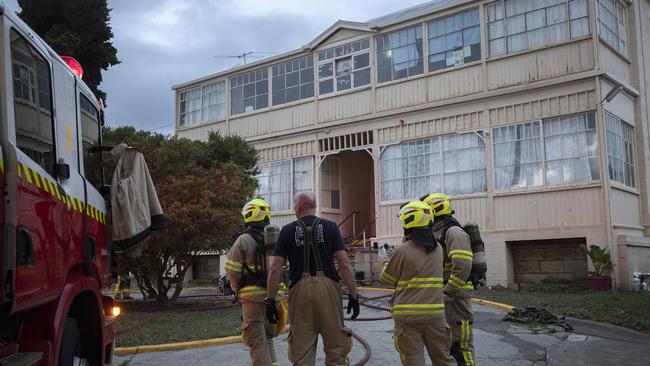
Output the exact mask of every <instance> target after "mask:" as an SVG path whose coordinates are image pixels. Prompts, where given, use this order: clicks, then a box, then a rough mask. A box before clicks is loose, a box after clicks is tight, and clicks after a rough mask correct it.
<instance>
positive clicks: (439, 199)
mask: <svg viewBox="0 0 650 366" xmlns="http://www.w3.org/2000/svg"><path fill="white" fill-rule="evenodd" d="M420 200H421V201H422V202H424V203H426V204H427V205H429V207H431V210H432V211H433V216H435V217H438V216H445V215H452V214H453V213H454V210H452V209H451V200H450V199H449V196H447V195H446V194H444V193H431V194H430V195H427V196H423V197H422V198H420Z"/></svg>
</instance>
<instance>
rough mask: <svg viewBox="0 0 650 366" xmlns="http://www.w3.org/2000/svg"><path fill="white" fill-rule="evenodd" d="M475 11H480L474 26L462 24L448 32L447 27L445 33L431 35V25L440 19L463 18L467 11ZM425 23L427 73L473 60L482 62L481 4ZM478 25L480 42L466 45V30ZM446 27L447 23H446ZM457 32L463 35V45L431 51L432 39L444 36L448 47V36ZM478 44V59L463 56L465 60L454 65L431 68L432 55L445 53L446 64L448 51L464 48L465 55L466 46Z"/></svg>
mask: <svg viewBox="0 0 650 366" xmlns="http://www.w3.org/2000/svg"><path fill="white" fill-rule="evenodd" d="M474 11H476V12H477V13H478V15H477V18H478V23H477V24H475V25H472V26H468V27H466V26H465V25H464V24H461V29H460V30H457V31H452V32H448V31H447V29H445V33H444V34H442V35H438V36H435V37H431V26H432V25H434V23H436V22H440V21H442V22H446V20H447V19H449V18H451V17H455V16H461V18H462V15H464V14H465V13H469V12H474ZM461 23H462V22H461ZM424 24H425V28H426V38H425V37H423V40H425V39H426V44H427V55H426V58H427V60H426V61H427V62H426V67H427V69H426V72H427V73H428V72H437V71H441V70H446V69H450V68H455V67H460V66H464V65H467V64H470V63H472V62H480V61H481V60H482V58H483V50H482V47H481V38H482V33H481V11H480V6H477V7H472V8H467V9H463V10H460V11H458V12H455V13H452V14H448V15H444V16H441V17H437V18H433V19H429V20H426V21H425V22H424ZM476 27H478V43H473V44H471V45H469V46H467V45H465V31H466V30H468V29H472V28H476ZM445 28H446V24H445ZM456 32H460V33H461V37H462V41H461V42H462V44H463V45H462V46H461V47H460V48H459V47H456V48H452V49H446V48H445V50H444V51H442V52H436V53H435V54H432V53H431V41H432V40H434V39H436V38H444V40H443V41H444V42H445V47H446V41H447V36H448V35H450V34H453V33H456ZM476 44H477V45H478V48H479V56H478V59H476V60H470V61H467V62H466V61H465V58H466V57H463V62H460V63H456V64H454V65H446V66H445V67H442V68H435V69H433V68H431V56H435V55H439V54H444V55H445V64H446V61H447V57H446V54H447V52H454V53H455V52H458V50H463V55H464V49H465V48H467V47H471V46H473V45H476ZM423 52H424V50H423ZM470 57H471V56H470Z"/></svg>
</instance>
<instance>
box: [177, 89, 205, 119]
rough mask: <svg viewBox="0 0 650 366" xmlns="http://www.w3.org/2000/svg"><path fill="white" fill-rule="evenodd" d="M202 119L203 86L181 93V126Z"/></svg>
mask: <svg viewBox="0 0 650 366" xmlns="http://www.w3.org/2000/svg"><path fill="white" fill-rule="evenodd" d="M200 121H201V88H194V89H191V90H188V91H184V92H182V93H181V108H180V121H179V126H188V125H193V124H195V123H199V122H200Z"/></svg>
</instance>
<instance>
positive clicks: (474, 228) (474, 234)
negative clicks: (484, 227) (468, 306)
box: [463, 222, 487, 288]
mask: <svg viewBox="0 0 650 366" xmlns="http://www.w3.org/2000/svg"><path fill="white" fill-rule="evenodd" d="M463 228H464V229H465V232H467V235H469V240H470V242H471V246H472V253H473V254H474V256H473V259H472V271H471V273H470V280H471V281H472V283H473V284H474V287H475V288H476V287H478V286H479V285H481V284H483V285H484V284H485V274H486V273H487V262H486V261H485V244H484V243H483V239H481V232H480V230H479V228H478V224H477V223H475V222H468V223H466V224H465V226H464V227H463Z"/></svg>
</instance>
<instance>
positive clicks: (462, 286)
mask: <svg viewBox="0 0 650 366" xmlns="http://www.w3.org/2000/svg"><path fill="white" fill-rule="evenodd" d="M447 225H449V224H448V223H446V222H440V223H436V224H435V225H434V226H433V235H434V236H435V237H436V239H437V240H438V242H439V243H440V244H441V245H442V246H443V249H444V260H445V263H444V274H443V277H444V280H445V287H444V293H445V294H447V295H449V296H452V297H464V298H466V297H471V296H472V290H473V289H474V286H473V284H472V281H469V274H470V272H471V271H472V258H473V253H472V246H471V242H470V239H469V235H467V233H466V232H465V230H463V228H461V227H460V226H451V227H449V228H448V229H447V230H446V234H445V235H444V238H443V234H444V233H445V228H446V227H447Z"/></svg>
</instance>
